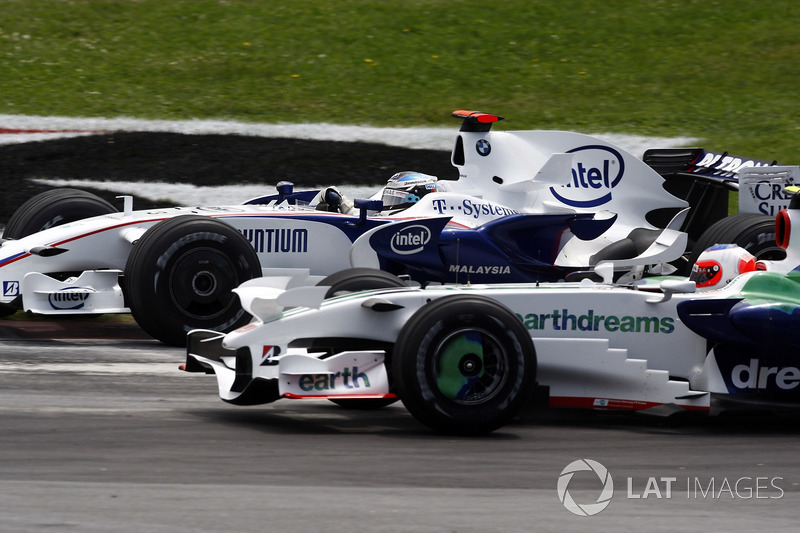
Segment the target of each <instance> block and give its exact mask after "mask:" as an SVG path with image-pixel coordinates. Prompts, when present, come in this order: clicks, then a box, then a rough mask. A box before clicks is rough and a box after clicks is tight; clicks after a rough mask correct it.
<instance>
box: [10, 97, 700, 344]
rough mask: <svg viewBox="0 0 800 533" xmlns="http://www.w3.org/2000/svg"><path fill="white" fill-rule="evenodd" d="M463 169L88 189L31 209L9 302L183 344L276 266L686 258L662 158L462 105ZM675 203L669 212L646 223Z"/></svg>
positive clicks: (435, 275) (562, 266)
mask: <svg viewBox="0 0 800 533" xmlns="http://www.w3.org/2000/svg"><path fill="white" fill-rule="evenodd" d="M454 114H455V115H456V116H457V117H459V118H460V119H462V127H461V131H460V132H459V133H458V136H457V137H456V142H455V146H454V149H453V152H452V163H453V165H454V166H455V167H456V168H457V169H458V171H459V179H457V180H437V179H435V178H434V177H431V176H425V175H421V174H418V173H416V174H414V173H412V174H410V175H409V174H403V173H400V174H398V175H396V176H394V177H393V178H392V179H391V180H390V181H389V183H387V185H386V187H384V189H383V190H382V191H379V192H378V193H377V194H376V195H375V196H374V197H373V198H370V199H367V200H363V201H358V200H357V201H356V202H355V205H354V202H351V201H349V200H347V199H346V198H344V197H343V196H342V195H341V194H339V193H338V191H337V190H336V189H335V188H328V189H324V190H321V191H307V192H297V193H296V192H293V191H292V190H291V187H290V186H289V185H287V184H284V185H283V186H282V187H279V193H278V194H276V195H270V196H265V197H261V198H255V199H252V200H250V201H247V202H245V203H244V204H242V205H235V206H223V207H218V206H216V207H177V208H168V209H155V210H145V211H134V210H133V208H132V205H131V204H132V202H130V201H125V206H124V209H123V211H122V212H117V211H116V209H115V208H114V207H113V206H111V205H110V204H108V203H107V202H105V201H103V200H101V199H99V198H97V197H96V196H94V195H90V194H87V193H84V192H81V191H75V190H69V189H66V190H54V191H49V192H47V193H44V194H42V195H39V196H37V197H35V198H33V199H31V200H30V201H29V202H27V203H26V204H24V205H23V206H21V207H20V208H19V209H18V210H17V212H16V213H15V214H14V215H13V216H12V218H11V220H10V221H9V223H8V225H7V227H6V230H5V233H4V235H3V237H4V238H3V240H2V246H0V283H2V294H0V306H4V307H5V308H6V310H9V311H13V310H16V309H19V308H23V309H25V310H27V311H31V312H35V313H42V314H62V315H63V314H97V313H123V312H128V311H130V312H132V313H133V316H134V317H135V318H136V320H137V322H138V323H139V324H140V325H141V326H142V328H143V329H145V331H147V332H148V333H149V334H151V335H152V336H153V337H156V338H158V339H160V340H162V341H164V342H167V343H170V344H179V345H182V344H183V343H184V342H185V335H186V332H187V331H189V330H190V329H195V328H207V329H215V330H220V331H229V330H231V329H235V328H236V327H238V326H241V325H242V324H244V323H246V322H247V321H248V320H249V317H248V316H247V315H246V314H245V313H244V311H243V310H242V309H241V307H240V306H239V303H238V301H237V299H236V298H235V296H233V294H232V293H231V290H232V289H233V288H235V287H237V286H238V285H240V284H241V283H242V282H244V281H246V280H248V279H251V278H255V277H259V276H261V275H262V274H264V273H273V274H274V273H276V272H280V271H282V270H285V269H291V268H305V269H309V270H310V273H311V275H312V276H317V277H318V279H321V278H322V277H324V276H327V275H330V274H333V273H335V272H337V271H340V270H342V269H345V268H349V267H372V268H379V269H382V270H385V271H387V272H390V273H393V274H398V275H399V274H403V275H407V276H409V277H410V278H411V279H414V280H417V281H420V282H431V281H434V282H473V283H490V282H494V283H496V282H517V281H538V280H541V281H547V280H557V279H562V278H564V276H565V275H566V274H568V273H569V272H572V271H575V270H579V269H585V268H586V267H589V266H593V265H595V264H597V263H599V262H602V261H606V260H612V259H613V260H614V262H615V265H616V267H617V268H620V269H625V270H628V271H632V272H633V274H632V275H638V274H640V273H641V271H643V270H644V269H646V268H647V267H648V265H655V264H665V263H667V262H668V261H671V260H673V259H676V258H677V257H679V256H680V255H681V254H682V253H683V251H684V248H685V246H686V236H685V234H684V233H683V232H681V231H678V230H676V229H675V228H676V226H677V225H678V224H679V223H680V220H681V219H682V217H683V216H684V214H685V213H684V209H685V207H686V205H687V204H686V202H684V201H683V200H679V199H678V198H676V197H674V196H673V195H671V194H670V193H668V192H666V191H665V190H664V188H663V187H662V184H663V178H662V177H661V176H660V175H659V174H658V173H657V172H655V171H654V170H653V169H652V168H650V167H649V166H647V165H646V164H644V163H643V162H642V161H640V160H638V159H636V158H635V157H634V156H632V155H631V154H628V153H626V152H624V151H623V150H621V149H620V148H617V147H615V146H613V145H611V144H609V143H607V142H604V141H602V140H600V139H596V138H593V137H589V136H586V135H582V134H578V133H567V132H550V131H519V132H503V131H490V129H491V126H492V124H493V123H494V122H496V121H497V120H499V117H497V116H494V115H489V114H486V113H475V112H466V111H463V112H462V111H459V112H456V113H454ZM653 211H660V212H664V211H668V212H670V217H671V218H672V217H674V218H673V220H672V223H670V224H664V227H657V226H654V225H653V224H651V223H650V222H648V215H649V214H650V213H651V212H653Z"/></svg>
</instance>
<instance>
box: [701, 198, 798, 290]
mask: <svg viewBox="0 0 800 533" xmlns="http://www.w3.org/2000/svg"><path fill="white" fill-rule="evenodd" d="M715 244H736V245H738V246H741V247H742V248H744V249H745V250H747V251H748V252H750V253H751V254H753V255H754V256H755V257H756V259H759V260H761V259H769V260H780V259H783V258H785V257H786V252H785V251H784V250H783V249H781V248H780V247H779V246H778V244H777V242H775V217H772V216H769V215H759V214H755V213H737V214H735V215H731V216H729V217H726V218H723V219H722V220H718V221H717V222H715V223H713V224H712V225H710V226H709V227H708V229H707V230H706V231H704V232H703V234H702V235H700V237H698V239H697V242H696V243H695V245H694V248H692V264H694V262H695V261H697V257H698V256H699V255H700V254H701V253H703V250H705V249H707V248H710V247H711V246H714V245H715ZM686 274H687V275H688V274H689V272H687V273H686Z"/></svg>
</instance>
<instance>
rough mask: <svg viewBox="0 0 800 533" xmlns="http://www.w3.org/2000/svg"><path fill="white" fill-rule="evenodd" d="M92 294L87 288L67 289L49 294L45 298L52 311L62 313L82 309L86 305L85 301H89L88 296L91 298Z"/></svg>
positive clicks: (91, 290)
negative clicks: (57, 310) (55, 310)
mask: <svg viewBox="0 0 800 533" xmlns="http://www.w3.org/2000/svg"><path fill="white" fill-rule="evenodd" d="M76 289H77V291H76ZM78 291H80V292H78ZM93 292H94V290H93V289H90V288H88V287H67V288H65V289H61V290H59V291H56V292H53V293H50V295H49V296H48V297H47V301H48V302H49V303H50V307H51V308H52V309H59V310H62V311H66V310H69V311H72V310H75V309H83V307H84V306H85V305H86V300H88V299H89V296H91V293H93Z"/></svg>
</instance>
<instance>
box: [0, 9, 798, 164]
mask: <svg viewBox="0 0 800 533" xmlns="http://www.w3.org/2000/svg"><path fill="white" fill-rule="evenodd" d="M798 23H800V4H799V3H797V2H796V0H774V1H770V2H764V1H763V0H738V1H736V2H732V1H722V0H719V1H715V0H641V1H639V0H630V1H622V0H580V1H579V0H539V1H532V0H508V1H498V2H489V3H487V2H483V1H478V0H464V1H457V0H449V1H446V0H406V1H404V2H402V3H396V2H387V1H381V0H338V1H331V0H303V1H296V0H281V1H280V2H278V1H266V0H170V1H168V2H165V1H163V0H0V79H2V91H0V113H4V114H35V115H64V116H103V117H115V116H134V117H142V118H165V119H187V118H215V119H234V120H244V121H255V122H321V121H327V122H335V123H342V124H372V125H383V126H395V125H401V126H408V125H442V124H444V125H449V126H455V125H456V124H455V123H454V122H453V120H452V119H450V118H449V113H450V111H452V110H454V109H461V108H469V109H480V110H484V111H490V112H495V113H499V114H501V115H503V116H506V117H508V118H509V119H510V120H508V121H506V122H504V123H501V126H502V127H504V128H506V129H524V128H541V129H569V130H578V131H585V132H619V133H635V134H642V135H666V136H675V135H689V136H694V137H698V138H701V139H703V143H702V144H703V145H704V146H705V147H706V148H709V149H716V150H729V151H731V152H734V153H738V154H741V155H747V156H751V157H756V158H762V159H777V160H779V161H780V162H784V163H798V162H800V157H798V156H797V154H796V140H797V137H798V134H799V133H800V124H798V122H797V117H798V114H799V113H798V107H800V104H799V103H798V99H797V87H798V85H800V61H798V60H797V57H798V53H800V32H798V31H797V26H798Z"/></svg>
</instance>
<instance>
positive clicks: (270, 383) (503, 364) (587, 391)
mask: <svg viewBox="0 0 800 533" xmlns="http://www.w3.org/2000/svg"><path fill="white" fill-rule="evenodd" d="M790 207H791V208H790V209H789V210H784V211H782V212H781V214H780V215H779V216H778V217H777V218H776V230H777V234H778V243H779V244H780V245H781V246H782V247H786V248H788V251H787V257H789V258H794V259H792V260H791V261H790V264H788V265H781V264H771V265H767V266H766V267H765V268H768V270H767V271H763V270H759V269H757V268H756V263H755V261H754V259H753V257H752V256H751V255H750V254H749V253H748V252H747V251H745V250H743V249H741V248H738V247H737V248H734V249H732V248H728V247H715V248H714V249H712V250H709V251H708V254H709V255H707V256H704V257H705V259H704V264H709V265H711V263H712V262H714V259H715V258H716V259H719V261H718V262H717V267H718V268H716V269H714V268H710V269H709V270H707V271H703V272H700V271H696V272H695V273H694V275H693V277H690V278H676V277H665V278H663V279H660V280H657V279H655V278H649V279H647V280H640V282H636V283H632V284H628V285H624V286H623V285H620V284H614V283H613V267H612V266H611V265H610V263H603V264H601V265H599V266H598V267H596V271H597V273H598V274H599V275H601V276H602V277H603V278H604V281H603V282H601V283H597V282H594V281H592V280H591V279H588V278H587V279H584V280H582V281H580V282H564V283H536V284H530V283H529V284H497V285H477V284H473V285H459V286H456V285H449V286H436V287H434V286H428V287H426V288H412V287H401V286H399V285H401V284H400V283H398V287H397V288H389V289H387V288H384V289H378V290H371V291H361V292H354V293H347V294H340V295H337V293H335V292H334V295H333V296H331V292H329V291H328V287H326V286H324V283H323V284H322V286H306V287H297V288H293V289H286V288H285V287H286V286H287V283H288V280H286V279H270V278H262V279H255V280H251V281H248V282H247V283H245V284H243V285H242V286H241V287H239V288H238V289H236V293H237V294H238V295H239V297H240V298H241V301H242V303H243V305H244V307H245V308H246V309H247V310H248V311H249V312H250V313H252V315H253V316H254V317H255V321H254V322H253V323H251V324H248V325H246V326H244V327H242V328H239V329H237V330H235V331H233V332H231V333H228V334H227V335H222V334H219V333H215V332H211V331H201V330H200V331H194V332H192V333H190V334H189V342H188V346H187V360H186V364H185V366H184V369H185V370H187V371H192V372H207V373H212V372H213V373H214V374H216V378H217V382H218V388H219V394H220V397H221V398H222V399H223V400H225V401H226V402H229V403H232V404H236V405H253V404H260V403H269V402H273V401H276V400H278V399H280V398H299V399H302V398H327V399H331V400H335V401H337V402H358V401H362V402H376V403H380V402H388V401H392V400H393V399H397V398H399V399H400V400H402V402H403V404H404V405H405V406H406V407H407V408H408V410H409V412H410V413H411V414H412V415H413V416H415V417H416V418H417V419H418V420H420V421H421V422H422V423H424V424H426V425H428V426H429V427H431V428H433V429H435V430H437V431H442V432H447V433H466V434H470V433H484V432H488V431H491V430H494V429H496V428H498V427H500V426H502V425H503V424H504V423H505V422H507V421H508V420H509V419H510V418H511V417H512V416H513V415H514V413H515V412H516V411H517V410H518V409H519V408H520V406H521V405H523V403H524V402H525V401H526V398H527V397H528V396H529V395H530V394H531V391H532V390H533V389H534V387H536V386H537V383H538V386H541V387H544V388H545V389H546V390H547V394H548V397H549V404H550V406H554V407H571V408H589V409H619V410H645V409H651V408H656V407H663V406H667V408H672V409H677V410H681V409H686V410H696V411H706V412H708V411H709V410H710V409H711V408H712V407H715V406H718V405H722V404H724V403H726V402H727V403H736V402H738V403H752V402H757V403H766V404H773V405H784V404H790V403H798V401H800V368H798V365H797V362H796V356H795V355H796V350H797V349H798V348H800V340H798V336H797V334H796V331H797V328H798V325H800V267H798V262H796V258H798V249H800V239H797V238H792V226H793V225H796V224H797V223H798V218H799V217H800V198H798V197H795V199H794V200H793V201H792V204H791V206H790ZM731 252H734V256H731V255H730V253H731ZM736 254H738V255H736ZM731 257H732V259H733V261H728V259H730V258H731ZM705 261H708V263H705ZM762 268H764V267H762ZM770 270H773V271H770ZM740 272H743V273H741V274H740ZM708 274H710V277H703V276H704V275H708ZM350 275H352V276H353V277H355V278H359V277H364V276H365V275H370V274H368V272H366V271H363V270H357V271H354V272H352V273H351V274H350ZM373 275H374V274H373ZM381 275H383V276H388V274H386V273H381ZM344 276H346V274H345V273H340V274H339V279H338V280H336V281H341V279H342V278H343V277H344ZM709 280H713V283H709ZM333 285H335V284H332V286H333ZM698 289H699V290H700V291H701V292H697V291H698Z"/></svg>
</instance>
